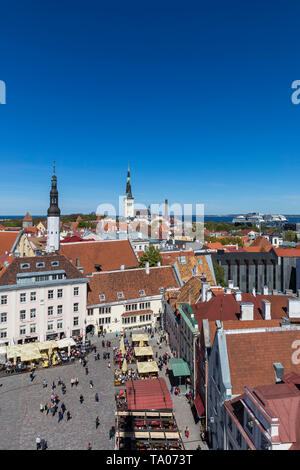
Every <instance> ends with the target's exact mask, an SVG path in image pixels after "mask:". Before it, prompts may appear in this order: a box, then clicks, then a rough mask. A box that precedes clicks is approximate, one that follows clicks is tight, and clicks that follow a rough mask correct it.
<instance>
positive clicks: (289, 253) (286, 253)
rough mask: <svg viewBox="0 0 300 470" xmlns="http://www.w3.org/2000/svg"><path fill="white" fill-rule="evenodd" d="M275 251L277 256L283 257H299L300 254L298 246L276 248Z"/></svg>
mask: <svg viewBox="0 0 300 470" xmlns="http://www.w3.org/2000/svg"><path fill="white" fill-rule="evenodd" d="M274 251H275V253H276V255H277V256H280V257H282V258H284V257H288V258H293V257H298V258H299V256H300V251H299V249H297V248H274Z"/></svg>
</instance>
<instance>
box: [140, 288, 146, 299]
mask: <svg viewBox="0 0 300 470" xmlns="http://www.w3.org/2000/svg"><path fill="white" fill-rule="evenodd" d="M145 295H146V292H145V291H144V289H141V290H140V297H144V296H145Z"/></svg>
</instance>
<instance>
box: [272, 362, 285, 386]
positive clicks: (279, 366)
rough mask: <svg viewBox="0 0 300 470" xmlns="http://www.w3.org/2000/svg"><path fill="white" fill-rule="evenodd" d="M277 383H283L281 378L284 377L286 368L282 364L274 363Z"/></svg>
mask: <svg viewBox="0 0 300 470" xmlns="http://www.w3.org/2000/svg"><path fill="white" fill-rule="evenodd" d="M273 367H274V372H275V379H276V383H281V382H282V380H281V377H282V376H283V375H284V367H283V365H282V364H281V362H273Z"/></svg>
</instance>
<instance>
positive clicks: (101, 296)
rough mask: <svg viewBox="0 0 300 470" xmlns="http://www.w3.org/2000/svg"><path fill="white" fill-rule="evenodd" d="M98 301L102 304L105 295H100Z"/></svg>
mask: <svg viewBox="0 0 300 470" xmlns="http://www.w3.org/2000/svg"><path fill="white" fill-rule="evenodd" d="M99 299H100V301H101V302H104V300H105V295H104V294H100V295H99Z"/></svg>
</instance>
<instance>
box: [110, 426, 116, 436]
mask: <svg viewBox="0 0 300 470" xmlns="http://www.w3.org/2000/svg"><path fill="white" fill-rule="evenodd" d="M114 435H115V427H114V426H112V427H111V428H110V430H109V439H112V438H113V437H114Z"/></svg>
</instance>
